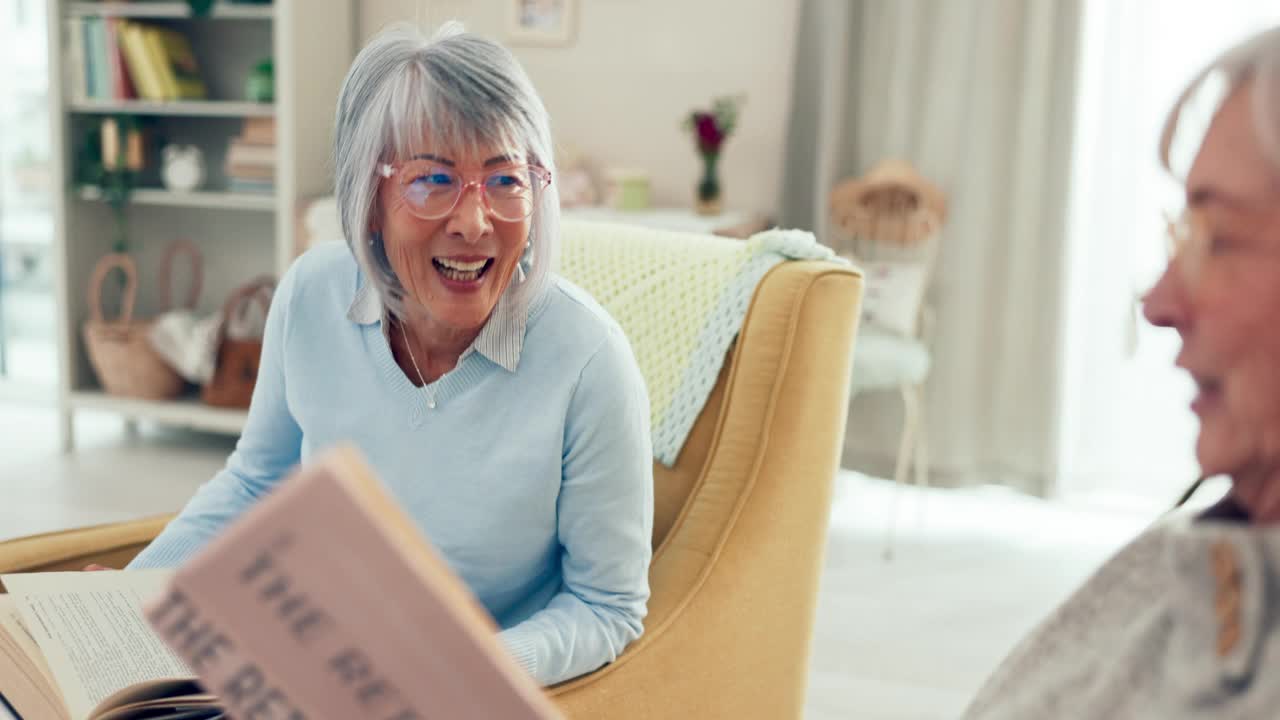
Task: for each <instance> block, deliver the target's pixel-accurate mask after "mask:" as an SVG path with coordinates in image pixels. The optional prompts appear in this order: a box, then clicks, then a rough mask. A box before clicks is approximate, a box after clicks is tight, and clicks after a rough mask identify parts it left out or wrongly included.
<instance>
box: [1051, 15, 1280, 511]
mask: <svg viewBox="0 0 1280 720" xmlns="http://www.w3.org/2000/svg"><path fill="white" fill-rule="evenodd" d="M1277 22H1280V3H1271V2H1258V1H1257V0H1215V1H1214V2H1212V3H1205V2H1199V1H1198V0H1142V1H1140V2H1114V1H1113V0H1089V2H1086V5H1085V13H1084V24H1083V44H1082V49H1081V67H1080V73H1081V74H1080V94H1079V96H1078V104H1077V128H1076V142H1075V154H1074V157H1073V158H1072V188H1073V193H1072V195H1073V199H1072V210H1071V222H1070V231H1069V237H1070V241H1069V243H1068V247H1069V258H1068V263H1069V271H1068V280H1067V295H1066V298H1067V299H1066V304H1067V312H1066V331H1065V338H1066V342H1065V344H1064V347H1065V357H1064V372H1063V385H1062V398H1063V422H1062V425H1061V437H1060V439H1059V443H1058V445H1059V447H1060V449H1061V457H1060V462H1059V464H1058V466H1059V473H1060V475H1059V478H1058V482H1057V488H1058V491H1059V493H1060V494H1061V495H1064V496H1067V497H1074V498H1082V499H1089V500H1094V501H1105V502H1123V503H1132V502H1140V503H1144V504H1149V503H1152V502H1154V503H1159V504H1164V503H1168V502H1171V501H1172V500H1173V499H1176V497H1177V495H1178V493H1179V491H1181V490H1182V489H1184V488H1185V487H1186V486H1187V485H1188V484H1189V483H1190V482H1191V480H1193V479H1194V478H1195V476H1196V474H1197V467H1196V463H1195V457H1194V439H1195V435H1196V432H1197V426H1196V420H1195V417H1194V415H1192V413H1191V411H1190V409H1189V404H1190V401H1191V397H1192V389H1191V383H1190V381H1189V380H1187V379H1186V378H1185V376H1184V374H1183V373H1182V372H1181V371H1178V370H1176V369H1175V368H1174V367H1173V359H1174V356H1175V355H1176V354H1177V347H1178V340H1177V335H1176V333H1174V332H1173V331H1171V330H1161V329H1157V328H1151V327H1149V326H1147V325H1146V324H1145V323H1144V322H1142V321H1141V318H1140V316H1138V314H1137V313H1138V311H1139V308H1138V306H1137V304H1136V303H1135V298H1136V296H1138V295H1139V294H1140V293H1141V292H1142V291H1143V290H1145V289H1146V288H1148V287H1149V286H1150V285H1151V284H1152V283H1153V282H1154V280H1155V278H1156V277H1157V275H1158V273H1159V272H1160V269H1161V268H1162V267H1163V263H1164V253H1165V250H1164V247H1165V245H1164V241H1163V235H1162V233H1163V229H1164V223H1163V216H1162V212H1163V211H1176V210H1177V209H1178V207H1179V203H1180V201H1181V194H1182V190H1181V188H1180V187H1179V186H1178V184H1177V183H1175V182H1174V181H1173V180H1172V179H1170V178H1169V177H1168V176H1167V175H1166V174H1165V172H1164V171H1163V169H1161V168H1160V165H1159V162H1158V159H1157V156H1156V148H1157V144H1158V139H1159V134H1160V128H1161V125H1162V123H1163V120H1164V116H1165V113H1166V111H1167V110H1168V108H1169V106H1170V105H1171V104H1172V103H1173V101H1174V100H1175V99H1176V96H1177V94H1178V92H1179V91H1180V90H1181V89H1182V87H1183V86H1184V84H1185V83H1186V82H1187V81H1188V80H1189V79H1190V78H1191V77H1192V75H1193V74H1194V73H1195V71H1196V70H1198V69H1199V68H1200V67H1201V66H1202V65H1203V64H1204V63H1206V62H1208V61H1209V60H1210V59H1212V58H1213V57H1214V56H1215V55H1216V54H1217V53H1218V52H1220V51H1221V50H1223V49H1225V48H1226V47H1228V46H1229V45H1231V44H1233V43H1235V42H1236V41H1237V40H1239V39H1241V38H1243V37H1244V36H1246V35H1248V34H1251V33H1253V32H1256V31H1258V30H1261V29H1263V28H1264V27H1267V26H1269V25H1272V24H1275V23H1277Z"/></svg>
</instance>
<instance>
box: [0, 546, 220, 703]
mask: <svg viewBox="0 0 1280 720" xmlns="http://www.w3.org/2000/svg"><path fill="white" fill-rule="evenodd" d="M172 575H173V573H172V571H168V570H146V571H140V572H127V573H125V572H96V573H34V574H26V575H23V574H18V575H5V576H4V577H3V580H4V584H5V586H6V587H7V588H8V589H9V594H8V595H0V696H3V699H4V701H5V702H7V706H6V705H5V704H4V703H0V718H5V717H7V713H12V714H16V715H17V716H18V717H19V718H21V720H126V719H128V718H144V717H145V718H160V717H163V718H169V719H170V720H178V719H182V720H198V719H209V718H214V717H217V716H219V715H220V714H221V711H220V710H219V709H218V708H217V706H216V704H215V700H214V698H213V697H212V696H211V695H208V694H206V693H205V692H204V691H203V690H202V689H201V688H200V687H199V686H198V685H197V684H196V683H195V682H194V675H193V674H192V672H191V670H190V669H189V668H188V667H187V666H186V664H185V663H184V662H183V661H182V660H181V659H180V658H179V657H178V656H177V655H176V654H174V653H173V652H172V651H171V650H170V649H169V648H168V647H167V646H166V645H165V644H164V643H163V642H162V641H161V640H160V638H159V637H158V636H157V635H156V634H155V632H154V631H152V630H151V628H150V626H149V625H147V622H146V619H145V618H144V616H143V609H142V608H143V605H144V603H145V602H146V601H148V600H151V599H154V598H155V597H156V596H158V595H159V594H160V593H161V592H162V590H163V588H164V587H165V586H166V585H167V583H168V582H169V579H170V578H171V577H172Z"/></svg>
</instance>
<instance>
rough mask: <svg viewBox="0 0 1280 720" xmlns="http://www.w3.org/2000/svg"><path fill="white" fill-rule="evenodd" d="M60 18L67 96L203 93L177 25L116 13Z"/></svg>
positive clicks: (160, 97) (158, 97) (195, 96)
mask: <svg viewBox="0 0 1280 720" xmlns="http://www.w3.org/2000/svg"><path fill="white" fill-rule="evenodd" d="M66 22H67V32H66V38H65V42H66V46H67V49H66V53H67V66H68V73H67V80H68V82H69V83H71V85H72V91H71V95H72V97H73V98H88V99H91V100H129V99H133V98H139V97H141V98H143V99H146V100H152V101H157V102H161V101H170V100H200V99H204V98H205V97H206V96H207V90H206V88H205V84H204V81H203V80H202V79H201V77H200V68H199V65H198V63H197V61H196V57H195V54H194V53H193V52H192V50H191V43H190V42H189V41H188V40H187V38H186V36H185V35H183V34H182V33H180V32H178V31H177V30H173V29H171V28H166V27H159V26H156V25H150V24H146V23H139V22H134V21H130V20H124V19H121V18H116V17H96V16H89V17H81V18H74V17H73V18H69V19H68V20H67V21H66Z"/></svg>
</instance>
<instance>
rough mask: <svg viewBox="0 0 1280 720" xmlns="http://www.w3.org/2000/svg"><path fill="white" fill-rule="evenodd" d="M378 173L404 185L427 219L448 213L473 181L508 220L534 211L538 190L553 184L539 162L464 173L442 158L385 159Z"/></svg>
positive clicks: (493, 210)
mask: <svg viewBox="0 0 1280 720" xmlns="http://www.w3.org/2000/svg"><path fill="white" fill-rule="evenodd" d="M378 173H379V175H381V176H382V177H383V178H386V179H388V180H390V181H392V182H394V183H396V186H397V187H399V189H400V195H401V197H403V198H404V201H405V204H406V205H407V206H408V208H409V211H410V212H411V213H413V214H414V215H415V216H416V217H419V218H422V219H423V220H438V219H440V218H442V217H446V216H447V215H449V214H450V213H452V212H453V211H454V209H455V208H456V207H457V206H458V202H459V201H460V200H461V199H462V196H463V194H464V193H466V191H467V190H468V189H469V188H470V187H472V186H473V185H474V186H475V187H476V188H477V189H478V190H479V191H480V197H481V202H483V203H484V207H485V210H486V211H488V213H489V214H490V215H492V216H493V217H495V218H497V219H499V220H505V221H507V222H515V221H519V220H523V219H525V218H527V217H529V216H530V215H532V214H533V208H534V204H535V201H536V197H537V194H538V193H539V192H541V191H542V190H544V189H546V187H547V186H548V185H550V184H551V173H550V171H548V170H547V169H546V168H544V167H541V166H538V165H527V164H523V163H518V164H508V165H502V166H500V167H497V168H495V169H492V170H488V171H486V172H484V173H483V174H478V175H477V174H469V173H463V172H461V171H459V170H457V169H456V168H453V167H449V166H447V165H443V164H441V163H440V162H438V161H434V160H428V159H415V160H410V161H408V162H404V163H394V164H393V163H383V164H382V165H380V166H379V167H378Z"/></svg>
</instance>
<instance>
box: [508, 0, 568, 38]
mask: <svg viewBox="0 0 1280 720" xmlns="http://www.w3.org/2000/svg"><path fill="white" fill-rule="evenodd" d="M577 15H578V0H508V1H507V41H508V42H510V43H512V44H518V45H545V46H551V47H555V46H564V45H568V44H570V43H571V42H572V41H573V32H574V26H575V25H576V23H577Z"/></svg>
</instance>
